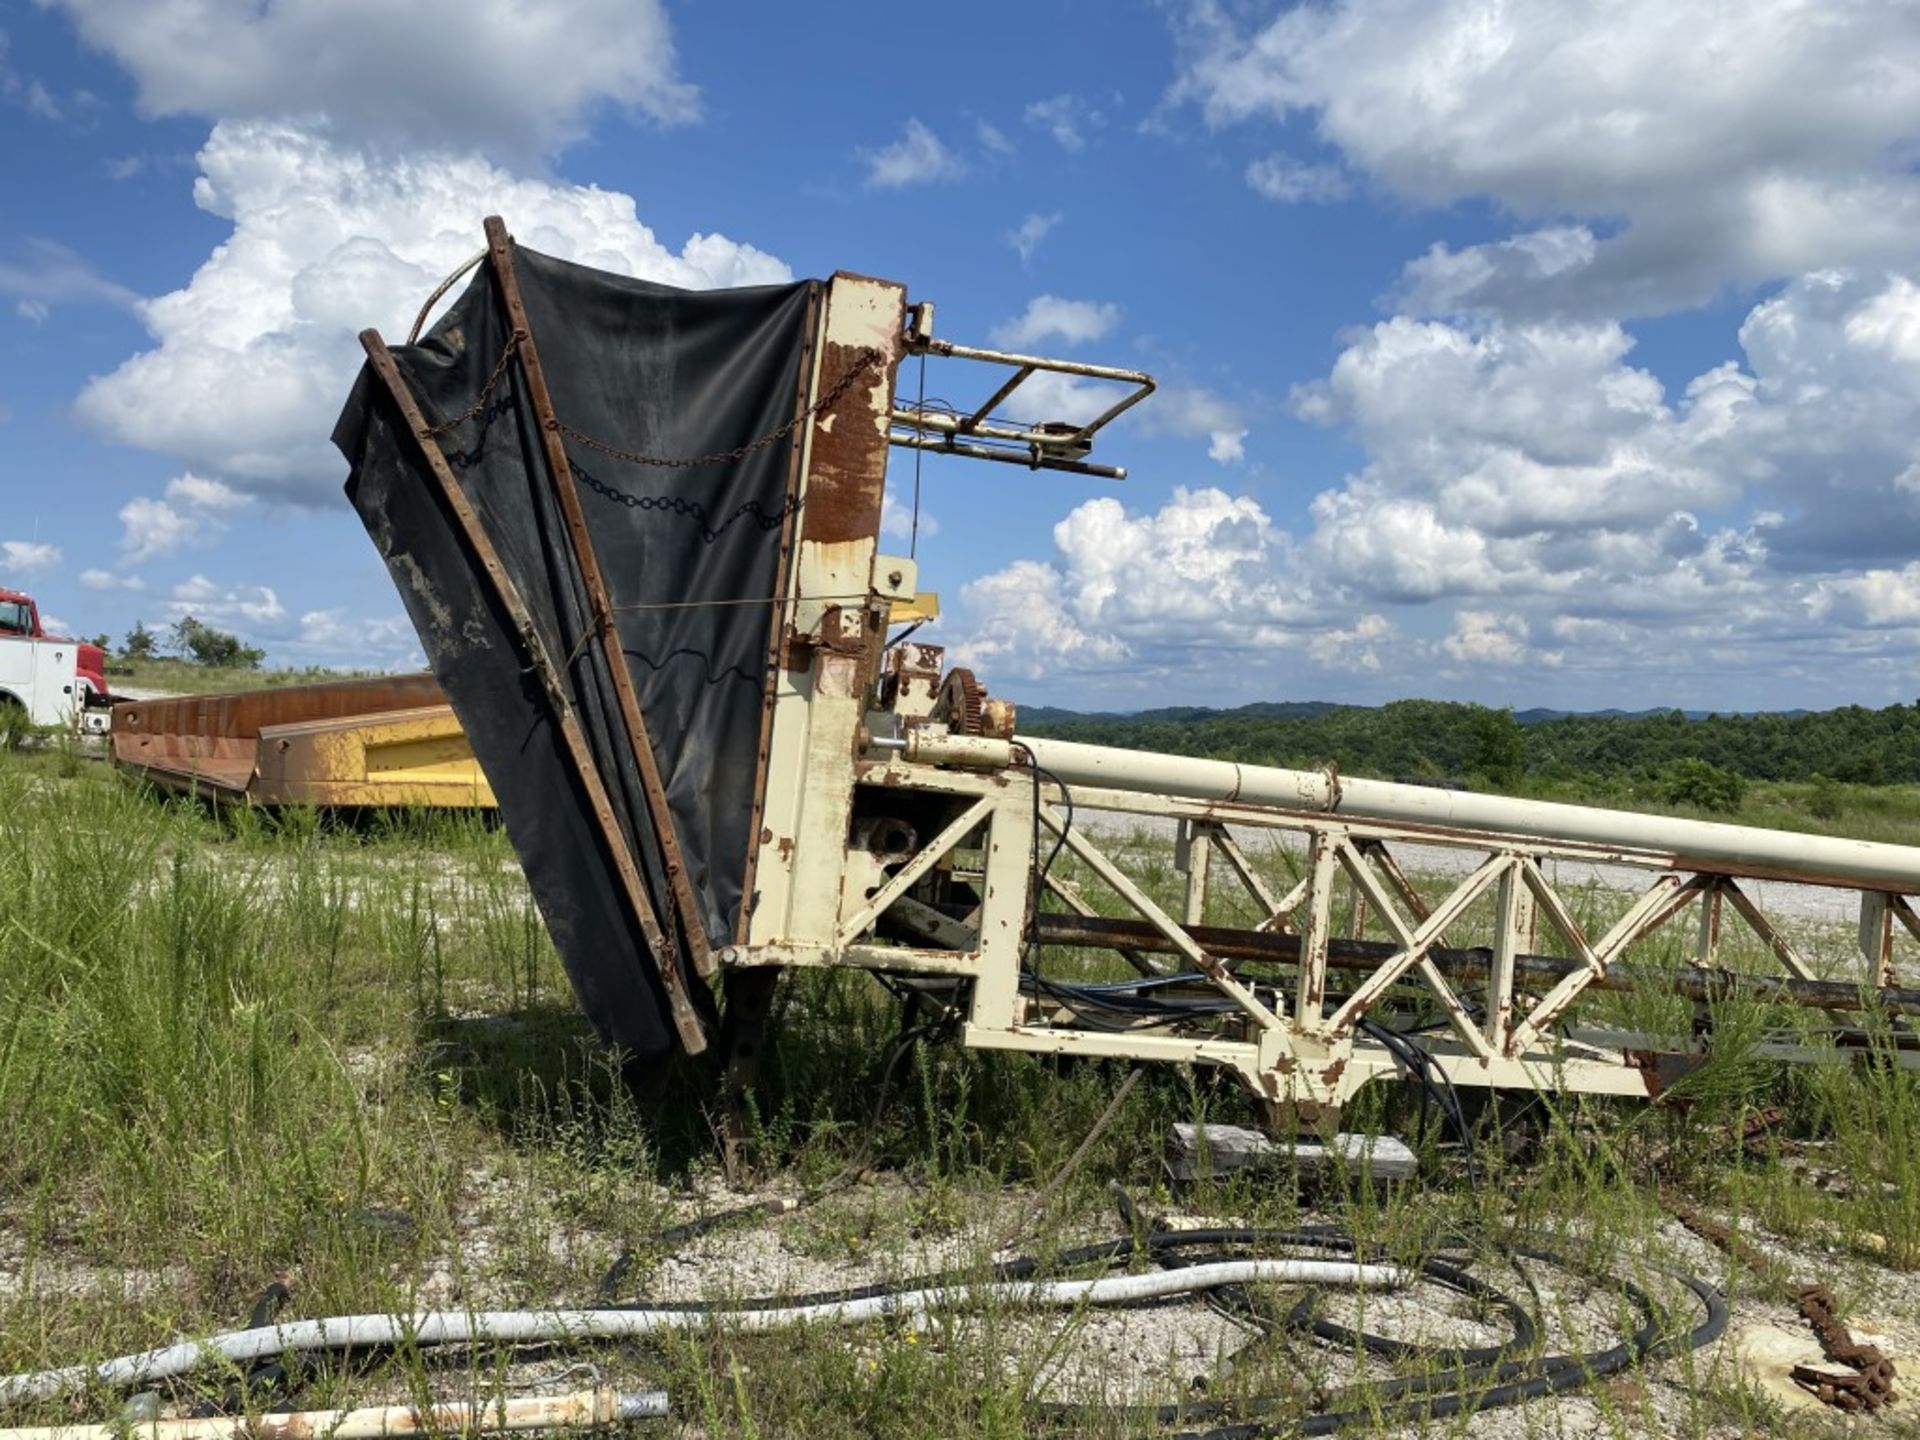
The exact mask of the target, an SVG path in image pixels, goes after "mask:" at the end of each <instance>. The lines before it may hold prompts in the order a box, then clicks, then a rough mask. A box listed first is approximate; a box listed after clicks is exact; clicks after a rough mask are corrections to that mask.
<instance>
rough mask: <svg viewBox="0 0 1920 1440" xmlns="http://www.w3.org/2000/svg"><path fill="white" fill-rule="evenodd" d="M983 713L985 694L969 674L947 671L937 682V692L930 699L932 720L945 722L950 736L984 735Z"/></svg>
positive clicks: (985, 710)
mask: <svg viewBox="0 0 1920 1440" xmlns="http://www.w3.org/2000/svg"><path fill="white" fill-rule="evenodd" d="M986 712H987V692H986V689H985V687H983V686H982V685H981V684H980V682H979V681H978V680H976V679H974V678H973V672H972V671H971V670H963V669H953V670H949V671H948V672H947V678H946V679H944V680H942V681H941V682H940V693H939V694H938V695H936V696H934V699H933V715H932V718H933V719H935V720H942V721H945V722H946V726H947V730H948V731H949V732H950V733H951V734H954V735H981V734H984V733H985V727H986Z"/></svg>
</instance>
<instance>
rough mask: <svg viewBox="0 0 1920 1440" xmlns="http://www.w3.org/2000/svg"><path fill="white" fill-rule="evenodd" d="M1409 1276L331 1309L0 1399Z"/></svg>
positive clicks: (1323, 1263) (1219, 1269)
mask: <svg viewBox="0 0 1920 1440" xmlns="http://www.w3.org/2000/svg"><path fill="white" fill-rule="evenodd" d="M1409 1278H1410V1275H1409V1272H1408V1271H1406V1270H1403V1269H1401V1268H1400V1267H1398V1266H1393V1265H1376V1264H1362V1263H1357V1262H1353V1261H1339V1260H1296V1259H1244V1260H1221V1261H1216V1262H1213V1263H1211V1264H1204V1265H1192V1266H1187V1267H1184V1268H1181V1269H1178V1270H1154V1271H1148V1272H1146V1273H1144V1274H1139V1275H1107V1276H1101V1277H1098V1278H1095V1279H1086V1280H1020V1279H1011V1280H995V1281H989V1282H988V1283H986V1284H984V1285H972V1284H967V1283H964V1282H962V1283H943V1284H935V1285H928V1286H922V1287H920V1288H917V1289H894V1288H887V1287H872V1288H871V1289H869V1290H868V1291H867V1292H865V1293H859V1294H851V1295H847V1296H844V1297H835V1298H830V1299H823V1300H818V1301H808V1302H803V1303H799V1304H793V1303H782V1304H769V1305H755V1304H749V1305H746V1306H742V1307H739V1308H729V1307H720V1306H714V1305H708V1304H701V1305H692V1306H683V1307H673V1308H657V1309H656V1308H649V1309H616V1310H481V1311H471V1312H470V1311H464V1310H432V1311H426V1312H424V1313H422V1314H418V1315H335V1316H331V1317H329V1318H327V1319H323V1320H296V1321H290V1322H287V1323H285V1324H277V1325H266V1326H261V1327H259V1328H256V1329H250V1330H230V1331H228V1332H226V1333H225V1334H221V1335H214V1336H211V1337H209V1338H207V1339H205V1340H186V1341H182V1342H180V1343H179V1344H176V1345H166V1346H161V1347H159V1348H157V1349H153V1350H147V1351H143V1352H140V1353H138V1354H133V1355H122V1356H119V1357H117V1358H115V1359H112V1360H105V1361H102V1362H100V1363H99V1364H97V1365H69V1366H65V1367H63V1368H60V1369H56V1370H42V1371H38V1372H34V1373H30V1374H21V1375H10V1376H8V1377H6V1378H5V1379H4V1380H0V1403H5V1402H12V1401H21V1400H44V1399H47V1398H49V1397H51V1396H54V1395H59V1394H63V1393H65V1392H67V1391H71V1390H76V1389H81V1388H84V1387H86V1386H88V1385H96V1384H98V1385H109V1386H116V1387H124V1386H130V1385H146V1384H152V1383H154V1382H155V1381H159V1380H167V1379H172V1378H174V1377H176V1376H180V1375H184V1374H187V1373H188V1372H190V1371H192V1370H193V1369H195V1368H196V1367H197V1366H199V1365H202V1364H204V1363H206V1362H207V1361H209V1360H216V1359H218V1360H226V1361H229V1362H231V1363H235V1364H240V1363H244V1362H248V1361H253V1360H260V1359H264V1358H266V1357H268V1356H279V1355H286V1354H290V1353H292V1354H298V1353H302V1352H309V1351H317V1350H358V1349H367V1348H372V1347H376V1346H386V1345H399V1344H409V1345H419V1346H429V1345H449V1344H465V1343H471V1342H474V1341H494V1342H505V1343H511V1344H525V1343H528V1342H532V1341H576V1342H577V1341H582V1340H613V1339H634V1338H639V1337H644V1336H648V1335H657V1334H660V1333H663V1332H666V1331H674V1330H690V1329H698V1328H701V1327H704V1326H707V1325H711V1324H713V1323H714V1322H715V1321H716V1320H717V1319H719V1318H721V1317H723V1316H725V1317H729V1318H730V1319H731V1320H732V1323H734V1324H735V1325H737V1326H738V1327H739V1328H741V1329H745V1330H775V1329H782V1328H785V1327H786V1326H789V1325H809V1324H814V1325H819V1324H834V1325H854V1324H859V1323H861V1322H863V1321H867V1320H876V1319H881V1318H885V1317H901V1316H912V1315H923V1314H926V1313H928V1312H930V1311H934V1310H940V1309H947V1308H951V1307H962V1306H967V1305H972V1304H977V1303H979V1302H981V1301H983V1300H987V1299H995V1300H999V1301H1002V1302H1005V1303H1009V1304H1014V1305H1026V1306H1032V1307H1034V1308H1036V1309H1060V1308H1072V1307H1074V1306H1078V1305H1123V1304H1131V1303H1134V1302H1137V1301H1140V1300H1154V1299H1161V1298H1164V1297H1166V1296H1168V1295H1181V1294H1190V1293H1192V1292H1194V1291H1197V1290H1209V1289H1213V1288H1216V1287H1218V1286H1221V1285H1242V1284H1255V1283H1261V1282H1266V1283H1270V1284H1292V1285H1353V1286H1360V1287H1365V1288H1371V1289H1378V1288H1390V1287H1392V1286H1396V1285H1401V1284H1404V1283H1406V1281H1407V1280H1408V1279H1409Z"/></svg>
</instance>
